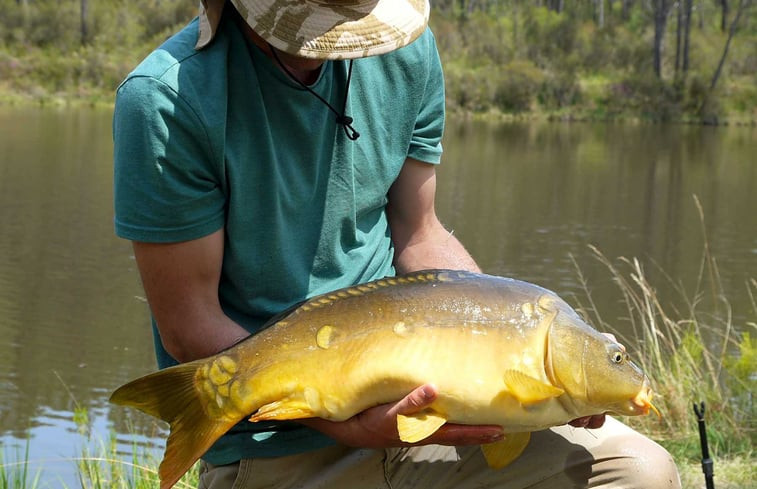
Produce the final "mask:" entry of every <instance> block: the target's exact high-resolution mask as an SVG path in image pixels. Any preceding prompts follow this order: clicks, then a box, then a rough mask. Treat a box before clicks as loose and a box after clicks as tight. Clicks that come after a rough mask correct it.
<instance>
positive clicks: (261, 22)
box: [196, 0, 430, 59]
mask: <svg viewBox="0 0 757 489" xmlns="http://www.w3.org/2000/svg"><path fill="white" fill-rule="evenodd" d="M230 1H231V3H233V4H234V7H236V9H237V11H238V12H239V13H240V15H241V16H242V18H243V19H245V21H247V23H248V24H249V25H250V27H252V29H253V30H254V31H255V32H256V33H257V34H258V35H259V36H260V37H262V38H263V39H264V40H265V41H267V42H268V43H270V44H271V45H272V46H274V47H275V48H277V49H280V50H281V51H284V52H286V53H289V54H293V55H296V56H302V57H305V58H315V59H352V58H364V57H366V56H373V55H377V54H383V53H387V52H389V51H393V50H395V49H398V48H401V47H402V46H406V45H407V44H410V43H411V42H413V41H414V40H415V39H416V38H417V37H418V36H420V35H421V33H422V32H423V31H424V29H425V28H426V25H427V24H428V16H429V10H430V7H429V2H428V0H230ZM225 3H226V0H202V2H201V7H200V35H199V37H198V39H197V46H196V47H197V49H201V48H202V47H204V46H206V45H207V44H208V43H209V42H210V41H211V40H212V39H213V36H214V35H215V33H216V30H217V28H218V23H219V22H220V20H221V13H222V12H223V6H224V4H225Z"/></svg>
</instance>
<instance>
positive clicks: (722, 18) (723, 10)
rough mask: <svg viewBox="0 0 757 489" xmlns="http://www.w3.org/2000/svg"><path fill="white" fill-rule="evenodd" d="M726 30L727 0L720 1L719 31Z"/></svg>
mask: <svg viewBox="0 0 757 489" xmlns="http://www.w3.org/2000/svg"><path fill="white" fill-rule="evenodd" d="M727 28H728V0H720V31H721V32H725V31H726V29H727Z"/></svg>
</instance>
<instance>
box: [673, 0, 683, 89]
mask: <svg viewBox="0 0 757 489" xmlns="http://www.w3.org/2000/svg"><path fill="white" fill-rule="evenodd" d="M676 14H677V15H676V67H675V73H676V76H678V72H679V71H680V69H681V54H682V53H681V51H683V47H682V46H681V37H682V33H681V31H682V30H683V8H681V5H680V4H679V5H678V8H677V9H676Z"/></svg>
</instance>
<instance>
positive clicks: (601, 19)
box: [595, 0, 605, 29]
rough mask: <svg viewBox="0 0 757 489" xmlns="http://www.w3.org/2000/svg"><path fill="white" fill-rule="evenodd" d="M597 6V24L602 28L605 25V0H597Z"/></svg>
mask: <svg viewBox="0 0 757 489" xmlns="http://www.w3.org/2000/svg"><path fill="white" fill-rule="evenodd" d="M595 3H596V8H597V25H598V26H599V28H600V29H602V28H603V27H604V26H605V0H595Z"/></svg>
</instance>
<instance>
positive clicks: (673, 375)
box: [579, 201, 757, 489]
mask: <svg viewBox="0 0 757 489" xmlns="http://www.w3.org/2000/svg"><path fill="white" fill-rule="evenodd" d="M696 205H697V208H698V210H699V215H700V221H701V223H702V229H704V216H703V213H702V209H701V206H700V205H699V202H698V201H696ZM703 236H704V233H703ZM591 249H592V252H593V254H594V256H595V257H596V258H597V259H598V260H599V261H600V262H601V263H602V264H604V265H605V267H606V268H607V270H608V271H609V272H610V274H611V276H612V279H613V282H614V283H615V284H616V286H617V287H618V291H619V293H620V296H621V300H622V301H623V303H624V304H625V306H626V309H627V313H628V315H627V317H626V318H624V319H625V320H626V321H628V322H630V324H631V328H630V329H631V330H632V331H633V332H634V333H633V334H634V337H633V338H625V339H621V342H624V343H626V344H629V345H637V348H638V352H637V353H638V354H636V355H634V357H635V358H636V359H637V360H638V363H639V364H640V366H641V368H642V369H643V370H644V371H645V372H646V373H647V375H648V376H649V377H650V378H651V379H652V382H653V389H654V391H655V394H656V397H655V404H656V406H657V407H658V408H659V410H660V412H661V413H662V414H663V416H662V417H661V418H660V419H655V418H654V417H646V418H630V419H628V420H626V421H627V422H628V423H629V424H630V425H631V426H633V427H634V428H635V429H637V430H639V431H641V432H642V433H645V434H647V435H648V436H650V437H651V438H653V439H655V440H657V441H658V442H660V444H661V445H663V446H664V447H665V448H666V449H668V451H670V453H671V454H672V455H673V458H674V459H675V460H676V463H677V464H678V466H679V469H680V470H681V477H682V481H683V483H684V487H687V488H689V487H690V488H695V487H697V488H698V487H704V476H703V473H702V470H701V466H700V462H701V449H700V441H699V432H698V427H697V422H696V417H695V415H694V412H693V403H695V402H696V403H699V402H702V401H703V402H705V405H706V414H705V420H706V423H707V436H708V442H709V443H708V444H709V449H710V455H711V457H712V458H713V459H714V462H715V474H716V481H717V487H718V489H731V488H732V489H736V488H740V489H741V488H748V487H755V485H754V484H755V482H754V481H756V480H757V463H755V454H754V448H753V447H754V446H755V442H756V441H757V436H756V435H757V429H756V427H755V419H756V418H757V416H756V410H755V405H754V399H753V393H754V392H755V391H757V345H756V344H755V342H754V340H753V333H754V332H755V330H757V323H756V322H755V321H754V320H752V321H749V320H746V321H744V324H739V325H734V324H733V316H732V311H731V308H730V305H729V303H728V300H727V299H726V297H725V294H724V291H723V288H722V285H721V282H720V279H719V275H718V268H717V262H716V260H715V258H714V257H713V256H712V255H711V253H710V249H709V245H708V243H707V240H706V236H705V237H704V246H703V253H702V258H701V263H700V265H699V274H698V277H699V278H698V280H697V284H696V287H695V289H694V292H693V293H687V292H686V290H685V288H684V286H683V285H682V284H680V283H676V281H675V280H673V279H672V278H671V277H669V276H667V275H666V274H665V273H664V271H662V270H658V272H660V273H659V275H661V276H662V277H663V281H664V283H663V284H662V285H663V286H664V287H665V288H666V289H669V290H672V291H674V293H675V295H677V296H678V298H677V300H668V301H666V302H665V303H663V301H662V300H661V299H660V294H659V293H658V289H657V288H656V287H655V286H654V285H653V283H652V282H651V280H650V278H649V275H648V274H647V272H646V271H645V269H644V267H643V266H642V264H641V262H640V261H639V260H638V259H636V258H634V259H627V258H622V257H621V258H619V259H618V260H617V261H613V260H610V259H608V258H607V257H606V256H604V255H603V254H602V253H601V251H599V250H598V249H596V248H594V247H592V248H591ZM579 277H580V279H581V281H582V282H583V286H584V287H583V288H584V291H585V294H586V297H588V301H589V302H588V304H587V305H586V306H582V307H580V309H581V310H582V312H583V313H584V315H586V316H587V317H589V318H591V321H592V322H593V324H594V325H595V327H597V328H598V329H600V330H603V331H612V330H613V327H612V326H611V325H610V324H609V323H607V322H605V321H604V320H603V319H602V317H601V314H600V311H599V309H598V308H597V306H596V304H594V303H593V301H592V300H591V294H590V292H589V286H588V284H586V283H585V281H584V280H583V277H582V275H581V273H580V270H579ZM745 285H746V287H747V288H748V291H749V296H750V297H751V299H752V300H751V308H752V311H751V314H752V315H753V317H754V318H757V301H755V297H757V280H755V278H751V279H750V280H749V282H748V283H747V284H745ZM675 304H682V306H676V305H675ZM618 336H619V337H620V335H618Z"/></svg>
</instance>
